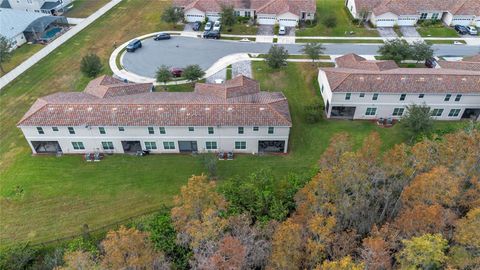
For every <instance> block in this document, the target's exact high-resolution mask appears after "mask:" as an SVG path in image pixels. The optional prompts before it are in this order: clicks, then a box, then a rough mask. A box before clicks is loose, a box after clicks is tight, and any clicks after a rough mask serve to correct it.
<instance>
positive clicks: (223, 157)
mask: <svg viewBox="0 0 480 270" xmlns="http://www.w3.org/2000/svg"><path fill="white" fill-rule="evenodd" d="M217 157H218V160H225V153H224V152H223V151H220V152H218V154H217Z"/></svg>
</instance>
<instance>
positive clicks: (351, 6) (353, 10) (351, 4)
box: [345, 0, 358, 19]
mask: <svg viewBox="0 0 480 270" xmlns="http://www.w3.org/2000/svg"><path fill="white" fill-rule="evenodd" d="M345 6H346V7H347V9H348V11H350V14H352V16H353V17H354V18H357V19H358V13H357V6H356V5H355V0H347V2H346V4H345Z"/></svg>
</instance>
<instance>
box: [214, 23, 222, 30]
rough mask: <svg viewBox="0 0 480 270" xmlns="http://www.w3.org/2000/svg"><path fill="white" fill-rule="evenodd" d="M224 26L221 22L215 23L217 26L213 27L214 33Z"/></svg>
mask: <svg viewBox="0 0 480 270" xmlns="http://www.w3.org/2000/svg"><path fill="white" fill-rule="evenodd" d="M221 26H222V25H221V24H220V21H215V24H214V25H213V31H220V27H221Z"/></svg>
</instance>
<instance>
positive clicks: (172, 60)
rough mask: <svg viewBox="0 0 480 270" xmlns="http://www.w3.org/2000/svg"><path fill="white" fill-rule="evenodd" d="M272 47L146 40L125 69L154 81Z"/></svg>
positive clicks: (357, 47)
mask: <svg viewBox="0 0 480 270" xmlns="http://www.w3.org/2000/svg"><path fill="white" fill-rule="evenodd" d="M177 45H178V47H177ZM271 46H272V44H268V43H254V42H250V43H249V42H235V41H221V40H205V39H199V38H189V37H178V36H175V37H172V39H170V40H163V41H154V40H153V39H151V38H149V39H146V40H144V41H143V48H141V49H139V50H137V51H136V52H135V53H126V54H125V56H124V58H123V66H124V67H125V69H126V70H127V71H130V72H133V73H136V74H138V75H141V76H145V77H150V78H153V77H155V71H156V70H157V68H158V67H159V66H161V65H166V66H169V67H185V66H187V65H191V64H198V65H200V66H201V67H202V68H203V69H205V70H206V69H207V68H209V67H210V66H212V65H213V64H214V63H215V62H216V61H217V60H218V59H220V58H222V57H224V56H227V55H230V54H234V53H266V52H267V51H268V49H269V48H270V47H271ZM281 46H284V47H285V48H286V49H287V50H288V51H289V53H291V54H299V53H300V50H301V48H302V45H301V44H282V45H281ZM324 47H325V48H326V50H325V53H326V54H330V55H341V54H346V53H357V54H360V55H375V54H377V50H378V47H379V45H376V44H363V45H362V44H325V45H324ZM434 48H435V53H436V55H455V56H463V55H474V54H477V53H478V51H479V47H478V46H463V45H436V46H434Z"/></svg>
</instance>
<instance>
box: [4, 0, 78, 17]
mask: <svg viewBox="0 0 480 270" xmlns="http://www.w3.org/2000/svg"><path fill="white" fill-rule="evenodd" d="M4 3H5V5H8V7H9V8H12V9H17V10H23V11H28V12H37V13H44V14H47V15H61V14H62V13H63V12H64V11H65V10H66V8H67V6H68V5H70V4H71V3H72V0H6V1H5V0H4Z"/></svg>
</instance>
